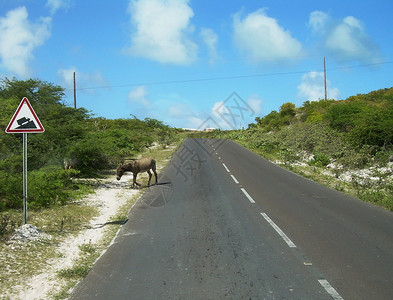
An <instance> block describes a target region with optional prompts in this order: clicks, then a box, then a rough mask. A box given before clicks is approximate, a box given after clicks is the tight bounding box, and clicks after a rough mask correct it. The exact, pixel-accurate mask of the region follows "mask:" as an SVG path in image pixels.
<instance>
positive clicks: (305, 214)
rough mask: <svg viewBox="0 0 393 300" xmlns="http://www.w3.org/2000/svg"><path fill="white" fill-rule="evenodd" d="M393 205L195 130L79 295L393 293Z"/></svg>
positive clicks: (390, 295)
mask: <svg viewBox="0 0 393 300" xmlns="http://www.w3.org/2000/svg"><path fill="white" fill-rule="evenodd" d="M392 249H393V214H392V213H391V212H388V211H385V210H383V209H380V208H378V207H375V206H373V205H371V204H367V203H364V202H362V201H360V200H358V199H355V198H351V197H349V196H346V195H343V194H341V193H339V192H336V191H333V190H331V189H328V188H326V187H323V186H321V185H318V184H316V183H313V182H311V181H309V180H307V179H304V178H302V177H300V176H298V175H295V174H293V173H291V172H288V171H286V170H283V169H281V168H279V167H277V166H275V165H273V164H272V163H270V162H268V161H267V160H265V159H263V158H261V157H259V156H257V155H255V154H254V153H252V152H251V151H249V150H247V149H245V148H243V147H241V146H240V145H238V144H236V143H235V142H232V141H229V140H203V139H188V140H186V141H185V142H184V143H183V145H182V146H181V147H180V148H179V150H178V151H177V152H176V153H175V155H174V156H173V158H172V160H171V162H170V163H169V164H168V166H167V167H166V168H165V169H164V171H163V172H162V173H161V174H160V175H159V185H157V186H154V187H151V188H149V190H148V191H147V192H146V193H145V194H144V195H143V196H142V197H141V199H139V200H138V202H137V204H136V205H135V206H134V207H133V209H132V210H131V212H130V214H129V220H128V222H127V223H126V224H125V225H124V226H123V227H122V228H121V230H120V232H119V235H118V237H117V238H116V240H115V242H114V243H113V245H111V247H109V249H108V251H107V252H106V253H105V254H104V255H103V256H102V257H101V258H100V259H99V260H98V262H97V263H96V264H95V266H94V267H93V269H92V270H91V271H90V272H89V274H88V276H87V277H86V278H85V279H84V280H83V281H82V282H81V283H80V284H79V285H78V286H77V287H76V289H75V290H74V292H73V294H72V297H71V298H72V299H105V300H107V299H113V300H114V299H393V251H392Z"/></svg>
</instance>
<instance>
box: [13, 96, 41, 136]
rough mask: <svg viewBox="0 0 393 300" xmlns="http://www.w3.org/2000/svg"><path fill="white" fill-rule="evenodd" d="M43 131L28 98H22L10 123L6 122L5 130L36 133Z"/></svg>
mask: <svg viewBox="0 0 393 300" xmlns="http://www.w3.org/2000/svg"><path fill="white" fill-rule="evenodd" d="M44 131H45V129H44V126H42V124H41V122H40V120H39V119H38V117H37V115H36V113H35V112H34V109H33V107H32V106H31V104H30V102H29V100H27V98H26V97H25V98H23V99H22V101H21V102H20V104H19V106H18V108H17V109H16V111H15V113H14V116H13V117H12V119H11V121H10V123H9V124H8V126H7V128H6V130H5V132H6V133H37V132H44Z"/></svg>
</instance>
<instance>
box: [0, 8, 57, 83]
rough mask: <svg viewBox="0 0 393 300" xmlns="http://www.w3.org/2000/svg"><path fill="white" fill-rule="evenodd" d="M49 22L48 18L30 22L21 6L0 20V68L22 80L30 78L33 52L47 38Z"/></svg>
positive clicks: (50, 20) (25, 10)
mask: <svg viewBox="0 0 393 300" xmlns="http://www.w3.org/2000/svg"><path fill="white" fill-rule="evenodd" d="M51 22H52V19H51V18H49V17H47V18H40V19H39V21H37V22H36V23H32V22H30V21H29V20H28V13H27V9H26V8H25V7H23V6H22V7H18V8H16V9H14V10H10V11H9V12H8V13H7V14H6V16H5V17H2V18H0V58H1V67H3V68H5V69H7V70H8V71H9V72H12V73H15V74H16V75H18V76H21V77H23V78H25V77H28V76H30V74H31V70H30V67H29V63H30V62H31V61H32V60H33V59H34V55H33V51H34V50H35V49H36V48H37V47H38V46H41V45H42V44H43V43H44V42H45V41H46V40H47V39H48V38H49V36H50V25H51Z"/></svg>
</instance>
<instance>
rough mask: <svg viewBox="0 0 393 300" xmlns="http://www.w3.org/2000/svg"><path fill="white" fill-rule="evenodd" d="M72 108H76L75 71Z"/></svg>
mask: <svg viewBox="0 0 393 300" xmlns="http://www.w3.org/2000/svg"><path fill="white" fill-rule="evenodd" d="M74 108H75V109H76V81H75V72H74Z"/></svg>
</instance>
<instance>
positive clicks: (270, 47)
mask: <svg viewBox="0 0 393 300" xmlns="http://www.w3.org/2000/svg"><path fill="white" fill-rule="evenodd" d="M233 29H234V41H235V44H236V46H237V47H238V48H239V49H241V50H242V51H244V52H245V53H246V55H247V56H248V58H249V59H250V60H251V61H252V62H256V63H258V62H276V61H283V60H288V59H296V58H298V57H299V56H301V55H302V53H303V50H302V45H301V43H300V42H299V41H297V40H296V39H295V38H293V37H292V35H291V33H290V32H289V31H287V30H285V29H284V28H283V27H281V26H280V25H279V24H278V22H277V20H276V19H274V18H271V17H269V16H267V15H266V12H265V9H259V10H257V11H255V12H253V13H250V14H249V15H247V16H246V17H244V18H242V13H241V12H239V13H237V14H236V15H235V16H234V19H233Z"/></svg>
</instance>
